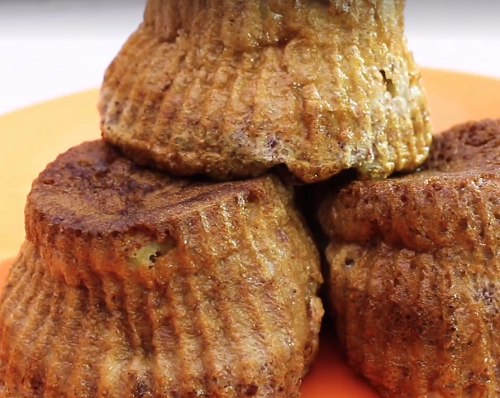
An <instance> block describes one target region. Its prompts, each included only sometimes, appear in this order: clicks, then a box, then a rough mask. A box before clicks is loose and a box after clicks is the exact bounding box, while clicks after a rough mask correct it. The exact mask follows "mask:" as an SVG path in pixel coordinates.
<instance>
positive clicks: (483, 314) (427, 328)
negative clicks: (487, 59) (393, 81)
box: [320, 120, 500, 398]
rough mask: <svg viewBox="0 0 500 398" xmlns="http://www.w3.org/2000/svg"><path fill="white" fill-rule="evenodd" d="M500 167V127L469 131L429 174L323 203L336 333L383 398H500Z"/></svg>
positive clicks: (369, 184) (488, 123) (446, 140)
mask: <svg viewBox="0 0 500 398" xmlns="http://www.w3.org/2000/svg"><path fill="white" fill-rule="evenodd" d="M499 166H500V121H498V120H484V121H480V122H471V123H465V124H463V125H459V126H456V127H454V128H452V129H451V130H450V131H447V132H445V133H443V134H442V135H439V136H436V138H435V140H434V143H433V146H432V148H431V151H430V157H429V160H428V162H427V163H426V164H425V165H424V166H423V170H422V171H420V172H417V173H414V174H411V175H408V176H403V177H398V178H393V179H388V180H386V181H361V182H359V181H358V182H352V183H349V184H348V185H346V186H345V187H342V188H340V189H338V190H337V191H336V192H332V193H331V196H330V197H329V198H328V199H326V200H325V202H324V203H323V205H322V209H321V214H320V219H321V221H322V224H323V226H324V229H325V232H326V233H327V234H328V236H329V238H330V241H331V243H330V245H329V247H328V249H327V252H326V255H327V259H328V263H329V264H330V275H329V281H328V283H329V292H330V298H331V303H332V305H333V308H334V311H335V317H336V320H337V327H338V334H339V336H340V339H341V341H342V345H343V347H344V349H345V351H346V354H347V357H348V359H349V362H350V364H351V365H352V366H353V367H354V368H355V369H356V370H357V371H358V372H360V373H362V374H364V375H365V376H366V377H367V378H368V380H369V381H370V382H371V383H373V384H374V385H375V386H376V387H377V388H378V389H379V391H380V392H381V393H382V395H383V396H385V397H388V398H396V397H401V398H413V397H415V398H417V397H418V398H472V397H481V398H493V397H498V396H499V395H500V366H499V362H498V357H499V356H500V344H499V341H500V339H499V334H498V330H499V328H500V295H499V293H498V286H500V279H499V275H500V262H499V259H498V253H499V251H500V244H499V242H500V198H499V193H500V173H499Z"/></svg>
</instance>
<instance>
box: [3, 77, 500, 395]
mask: <svg viewBox="0 0 500 398" xmlns="http://www.w3.org/2000/svg"><path fill="white" fill-rule="evenodd" d="M423 76H424V84H425V87H426V89H427V93H428V96H429V102H430V107H431V112H432V119H433V124H434V127H435V129H436V131H441V130H443V129H445V128H448V127H450V126H451V125H453V124H456V123H460V122H463V121H466V120H471V119H481V118H485V117H500V95H499V94H498V93H500V80H495V79H490V78H486V77H480V76H473V75H466V74H460V73H452V72H445V71H437V70H425V69H424V70H423ZM97 96H98V93H97V91H96V90H93V91H88V92H84V93H79V94H75V95H71V96H68V97H64V98H60V99H56V100H54V101H50V102H46V103H43V104H40V105H36V106H33V107H30V108H26V109H23V110H20V111H17V112H14V113H11V114H8V115H5V116H2V117H0V138H1V142H2V145H1V146H0V222H1V228H0V259H6V258H12V257H14V256H15V255H16V252H17V251H18V249H19V246H20V244H21V242H22V240H23V238H24V230H23V207H24V202H25V199H26V195H27V194H28V191H29V189H30V185H31V181H32V180H33V179H34V178H35V177H36V176H37V174H38V173H39V172H40V171H41V170H42V169H43V168H44V167H45V165H46V164H47V163H48V162H50V161H51V160H53V159H54V158H55V156H56V155H57V154H59V153H61V152H64V151H65V150H67V149H68V148H69V147H71V146H73V145H77V144H79V143H80V142H82V141H84V140H91V139H95V138H99V136H100V134H99V119H98V114H97V111H96V105H95V104H96V101H97ZM8 263H9V262H4V264H3V265H1V266H0V285H1V284H2V283H3V280H4V278H5V275H6V273H7V270H8ZM302 393H303V394H302V396H303V397H304V398H370V397H371V398H377V397H378V395H377V394H376V393H374V392H373V390H372V389H371V388H370V387H369V386H368V385H367V384H366V383H365V382H364V381H363V380H362V379H361V378H359V377H357V376H355V375H354V373H353V372H352V371H351V370H350V369H349V367H347V366H346V365H345V363H344V362H343V361H342V359H341V358H340V357H339V355H338V353H337V351H336V349H335V344H334V342H333V341H332V339H330V340H329V339H328V338H326V339H325V338H323V339H322V347H321V352H320V356H319V359H318V361H317V362H316V363H315V364H314V366H313V367H312V370H311V373H310V374H309V375H308V376H307V378H306V379H305V380H304V384H303V387H302Z"/></svg>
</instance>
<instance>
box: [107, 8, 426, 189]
mask: <svg viewBox="0 0 500 398" xmlns="http://www.w3.org/2000/svg"><path fill="white" fill-rule="evenodd" d="M404 4H405V2H404V1H403V0H390V1H382V0H377V1H369V0H355V1H351V2H348V3H346V2H345V1H339V0H329V1H312V0H305V1H295V0H273V1H263V0H246V1H241V0H239V1H233V0H209V1H201V0H190V1H184V0H149V1H148V2H147V7H146V11H145V15H144V22H143V23H142V24H141V26H140V27H139V28H138V30H137V31H136V32H135V33H133V34H132V36H131V37H130V38H129V40H128V41H127V43H126V44H125V45H124V46H123V48H122V50H121V51H120V53H119V54H118V55H117V57H116V58H115V59H114V61H113V62H112V64H111V65H110V66H109V68H108V70H107V72H106V75H105V78H104V82H103V85H102V90H101V99H100V104H99V110H100V114H101V118H102V122H101V126H102V134H103V137H104V139H106V140H107V141H108V142H110V143H112V144H114V145H117V146H119V147H120V148H121V149H122V150H123V151H124V152H125V154H126V155H127V156H129V157H130V158H132V159H133V160H134V161H136V162H138V163H141V164H149V165H153V166H155V167H158V168H161V169H164V170H167V171H169V172H170V173H173V174H177V175H194V174H204V175H208V176H210V177H212V178H216V179H222V180H225V179H232V178H238V177H247V176H256V175H259V174H261V173H263V172H264V171H266V170H268V169H270V168H273V167H282V168H285V169H287V170H288V171H289V172H290V173H291V174H292V175H294V176H295V179H296V180H297V181H302V182H305V183H311V182H315V181H320V180H325V179H327V178H329V177H331V176H333V175H335V174H337V173H339V172H340V171H342V170H344V169H349V168H355V169H357V170H358V171H359V173H360V175H361V176H363V177H369V178H380V177H385V176H387V175H389V174H391V173H392V172H393V171H401V170H412V169H414V168H415V167H417V166H418V165H420V164H421V163H422V162H423V161H424V160H425V158H426V156H427V154H428V147H429V144H430V142H431V138H432V135H431V125H430V121H429V112H428V109H427V101H426V97H425V94H424V92H423V89H422V85H421V78H420V73H419V71H418V69H417V66H416V65H415V63H414V60H413V56H412V54H411V53H410V52H409V50H408V48H407V45H406V41H405V38H404V23H403V11H404Z"/></svg>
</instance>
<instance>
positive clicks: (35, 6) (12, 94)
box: [0, 0, 500, 114]
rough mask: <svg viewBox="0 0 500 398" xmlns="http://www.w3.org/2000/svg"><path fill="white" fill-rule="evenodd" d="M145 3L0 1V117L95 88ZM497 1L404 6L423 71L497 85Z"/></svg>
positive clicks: (427, 1)
mask: <svg viewBox="0 0 500 398" xmlns="http://www.w3.org/2000/svg"><path fill="white" fill-rule="evenodd" d="M144 4H145V0H0V114H2V113H5V112H8V111H11V110H14V109H17V108H19V107H23V106H26V105H30V104H33V103H36V102H39V101H42V100H46V99H50V98H54V97H57V96H60V95H64V94H68V93H72V92H75V91H79V90H85V89H88V88H93V87H97V86H99V84H100V82H101V79H102V76H103V72H104V69H105V68H106V66H107V65H108V64H109V62H110V61H111V59H112V58H113V57H114V55H115V54H116V52H117V51H118V50H119V48H120V47H121V45H122V44H123V42H124V41H125V40H126V38H127V37H128V35H129V34H130V33H131V32H132V31H133V30H134V29H135V28H136V27H137V25H138V24H139V23H140V21H141V18H142V12H143V8H144ZM498 15H500V1H495V0H475V1H466V0H455V1H453V2H452V1H449V2H447V1H434V0H407V8H406V32H407V37H408V41H409V45H410V47H411V49H412V50H413V51H414V53H415V58H416V60H417V62H419V63H420V65H421V66H425V67H434V68H442V69H451V70H460V71H466V72H472V73H477V74H483V75H489V76H495V77H499V78H500V24H499V23H498Z"/></svg>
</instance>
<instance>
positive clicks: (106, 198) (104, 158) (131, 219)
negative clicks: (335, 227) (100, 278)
mask: <svg viewBox="0 0 500 398" xmlns="http://www.w3.org/2000/svg"><path fill="white" fill-rule="evenodd" d="M270 180H273V181H276V182H277V180H274V177H266V176H265V177H261V178H258V179H254V180H246V181H237V182H208V181H203V180H196V179H189V180H188V179H182V178H174V177H171V176H169V175H167V174H165V173H162V172H159V171H156V170H153V169H149V168H145V167H141V166H137V165H135V164H134V163H133V162H131V161H130V160H128V159H126V158H125V157H123V156H122V155H121V154H120V153H119V152H118V151H117V150H116V149H114V148H113V147H111V146H108V145H106V144H105V143H104V142H103V141H101V140H99V141H91V142H86V143H83V144H81V145H79V146H77V147H74V148H71V149H70V150H68V151H67V152H66V153H64V154H62V155H60V156H59V157H58V158H57V159H56V160H55V161H54V162H52V163H50V164H49V165H48V166H47V168H46V169H45V170H44V171H43V172H42V173H41V174H40V175H39V177H38V178H37V179H36V180H35V181H34V183H33V186H32V191H31V193H30V194H29V196H28V202H27V206H26V225H27V234H28V239H30V225H32V224H34V225H38V226H39V223H40V222H46V223H48V224H51V225H52V226H54V225H57V226H58V227H59V228H62V229H65V230H71V231H76V232H77V233H80V234H87V233H88V234H92V235H98V236H105V235H111V234H117V233H124V232H128V231H130V230H150V231H153V232H154V231H157V230H161V229H164V228H168V225H169V221H171V220H172V219H174V218H178V217H182V216H183V215H186V213H187V212H192V211H196V210H197V209H201V208H205V207H206V206H209V205H217V204H218V203H221V202H223V201H224V200H227V199H228V198H234V197H237V196H238V195H243V196H244V197H251V198H261V197H265V196H266V192H265V190H266V189H269V185H267V184H268V183H269V181H270ZM266 181H267V183H266ZM37 230H38V229H37Z"/></svg>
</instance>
